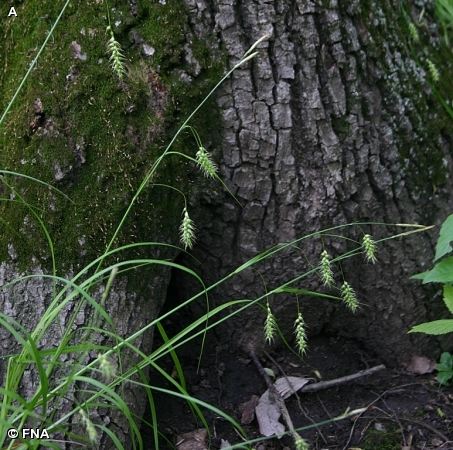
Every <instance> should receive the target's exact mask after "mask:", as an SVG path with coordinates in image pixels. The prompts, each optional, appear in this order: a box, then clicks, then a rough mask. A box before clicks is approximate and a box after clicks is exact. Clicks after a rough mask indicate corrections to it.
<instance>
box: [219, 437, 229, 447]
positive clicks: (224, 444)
mask: <svg viewBox="0 0 453 450" xmlns="http://www.w3.org/2000/svg"><path fill="white" fill-rule="evenodd" d="M229 447H231V444H230V443H229V442H228V441H225V440H224V439H221V440H220V448H221V449H222V448H229Z"/></svg>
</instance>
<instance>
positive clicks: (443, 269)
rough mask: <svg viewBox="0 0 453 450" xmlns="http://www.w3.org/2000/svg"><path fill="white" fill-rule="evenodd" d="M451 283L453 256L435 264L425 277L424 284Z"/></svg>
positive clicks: (452, 277) (452, 279)
mask: <svg viewBox="0 0 453 450" xmlns="http://www.w3.org/2000/svg"><path fill="white" fill-rule="evenodd" d="M451 281H453V256H450V257H449V258H445V259H444V260H442V261H441V262H439V263H437V264H436V265H435V266H434V267H433V268H432V269H431V270H430V271H429V272H428V273H427V274H426V276H425V279H424V280H423V284H425V283H433V282H438V283H449V282H451Z"/></svg>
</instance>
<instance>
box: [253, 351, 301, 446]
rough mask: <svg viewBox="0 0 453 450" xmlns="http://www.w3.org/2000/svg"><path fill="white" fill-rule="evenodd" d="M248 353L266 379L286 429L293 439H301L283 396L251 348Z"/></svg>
mask: <svg viewBox="0 0 453 450" xmlns="http://www.w3.org/2000/svg"><path fill="white" fill-rule="evenodd" d="M249 355H250V357H251V358H252V361H253V362H254V364H255V366H256V368H257V369H258V372H259V373H260V375H261V376H262V377H263V378H264V381H266V384H267V387H268V389H269V393H270V394H272V395H273V396H274V398H275V402H276V404H277V406H278V408H279V410H280V412H281V413H282V416H283V420H284V421H285V423H286V426H287V427H288V431H289V432H290V433H291V436H292V437H293V439H294V441H297V440H299V439H300V440H302V437H301V436H300V435H299V433H298V432H297V431H296V430H295V428H294V425H293V421H292V420H291V417H290V415H289V412H288V409H287V408H286V405H285V401H284V400H283V397H282V396H281V395H280V393H279V392H278V391H277V389H276V388H275V386H274V383H272V380H271V379H270V378H269V375H268V374H267V373H266V372H265V370H264V368H263V366H262V365H261V363H260V361H259V359H258V357H257V356H256V354H255V351H254V350H253V349H249Z"/></svg>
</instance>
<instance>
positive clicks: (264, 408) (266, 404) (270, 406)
mask: <svg viewBox="0 0 453 450" xmlns="http://www.w3.org/2000/svg"><path fill="white" fill-rule="evenodd" d="M255 412H256V419H257V420H258V424H259V426H260V433H261V434H262V435H263V436H272V435H273V434H276V435H277V436H278V435H279V434H282V433H283V432H284V431H285V427H284V425H282V424H281V423H280V422H279V421H278V419H280V416H281V413H280V409H279V407H278V406H277V404H276V403H275V402H273V401H271V399H270V397H269V389H268V390H267V391H266V392H265V393H264V394H263V395H262V396H261V397H260V399H259V401H258V404H257V405H256V408H255Z"/></svg>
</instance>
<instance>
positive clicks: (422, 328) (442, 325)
mask: <svg viewBox="0 0 453 450" xmlns="http://www.w3.org/2000/svg"><path fill="white" fill-rule="evenodd" d="M409 333H425V334H433V335H438V334H447V333H453V319H443V320H434V321H433V322H427V323H421V324H420V325H416V326H415V327H412V329H411V330H410V331H409Z"/></svg>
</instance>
